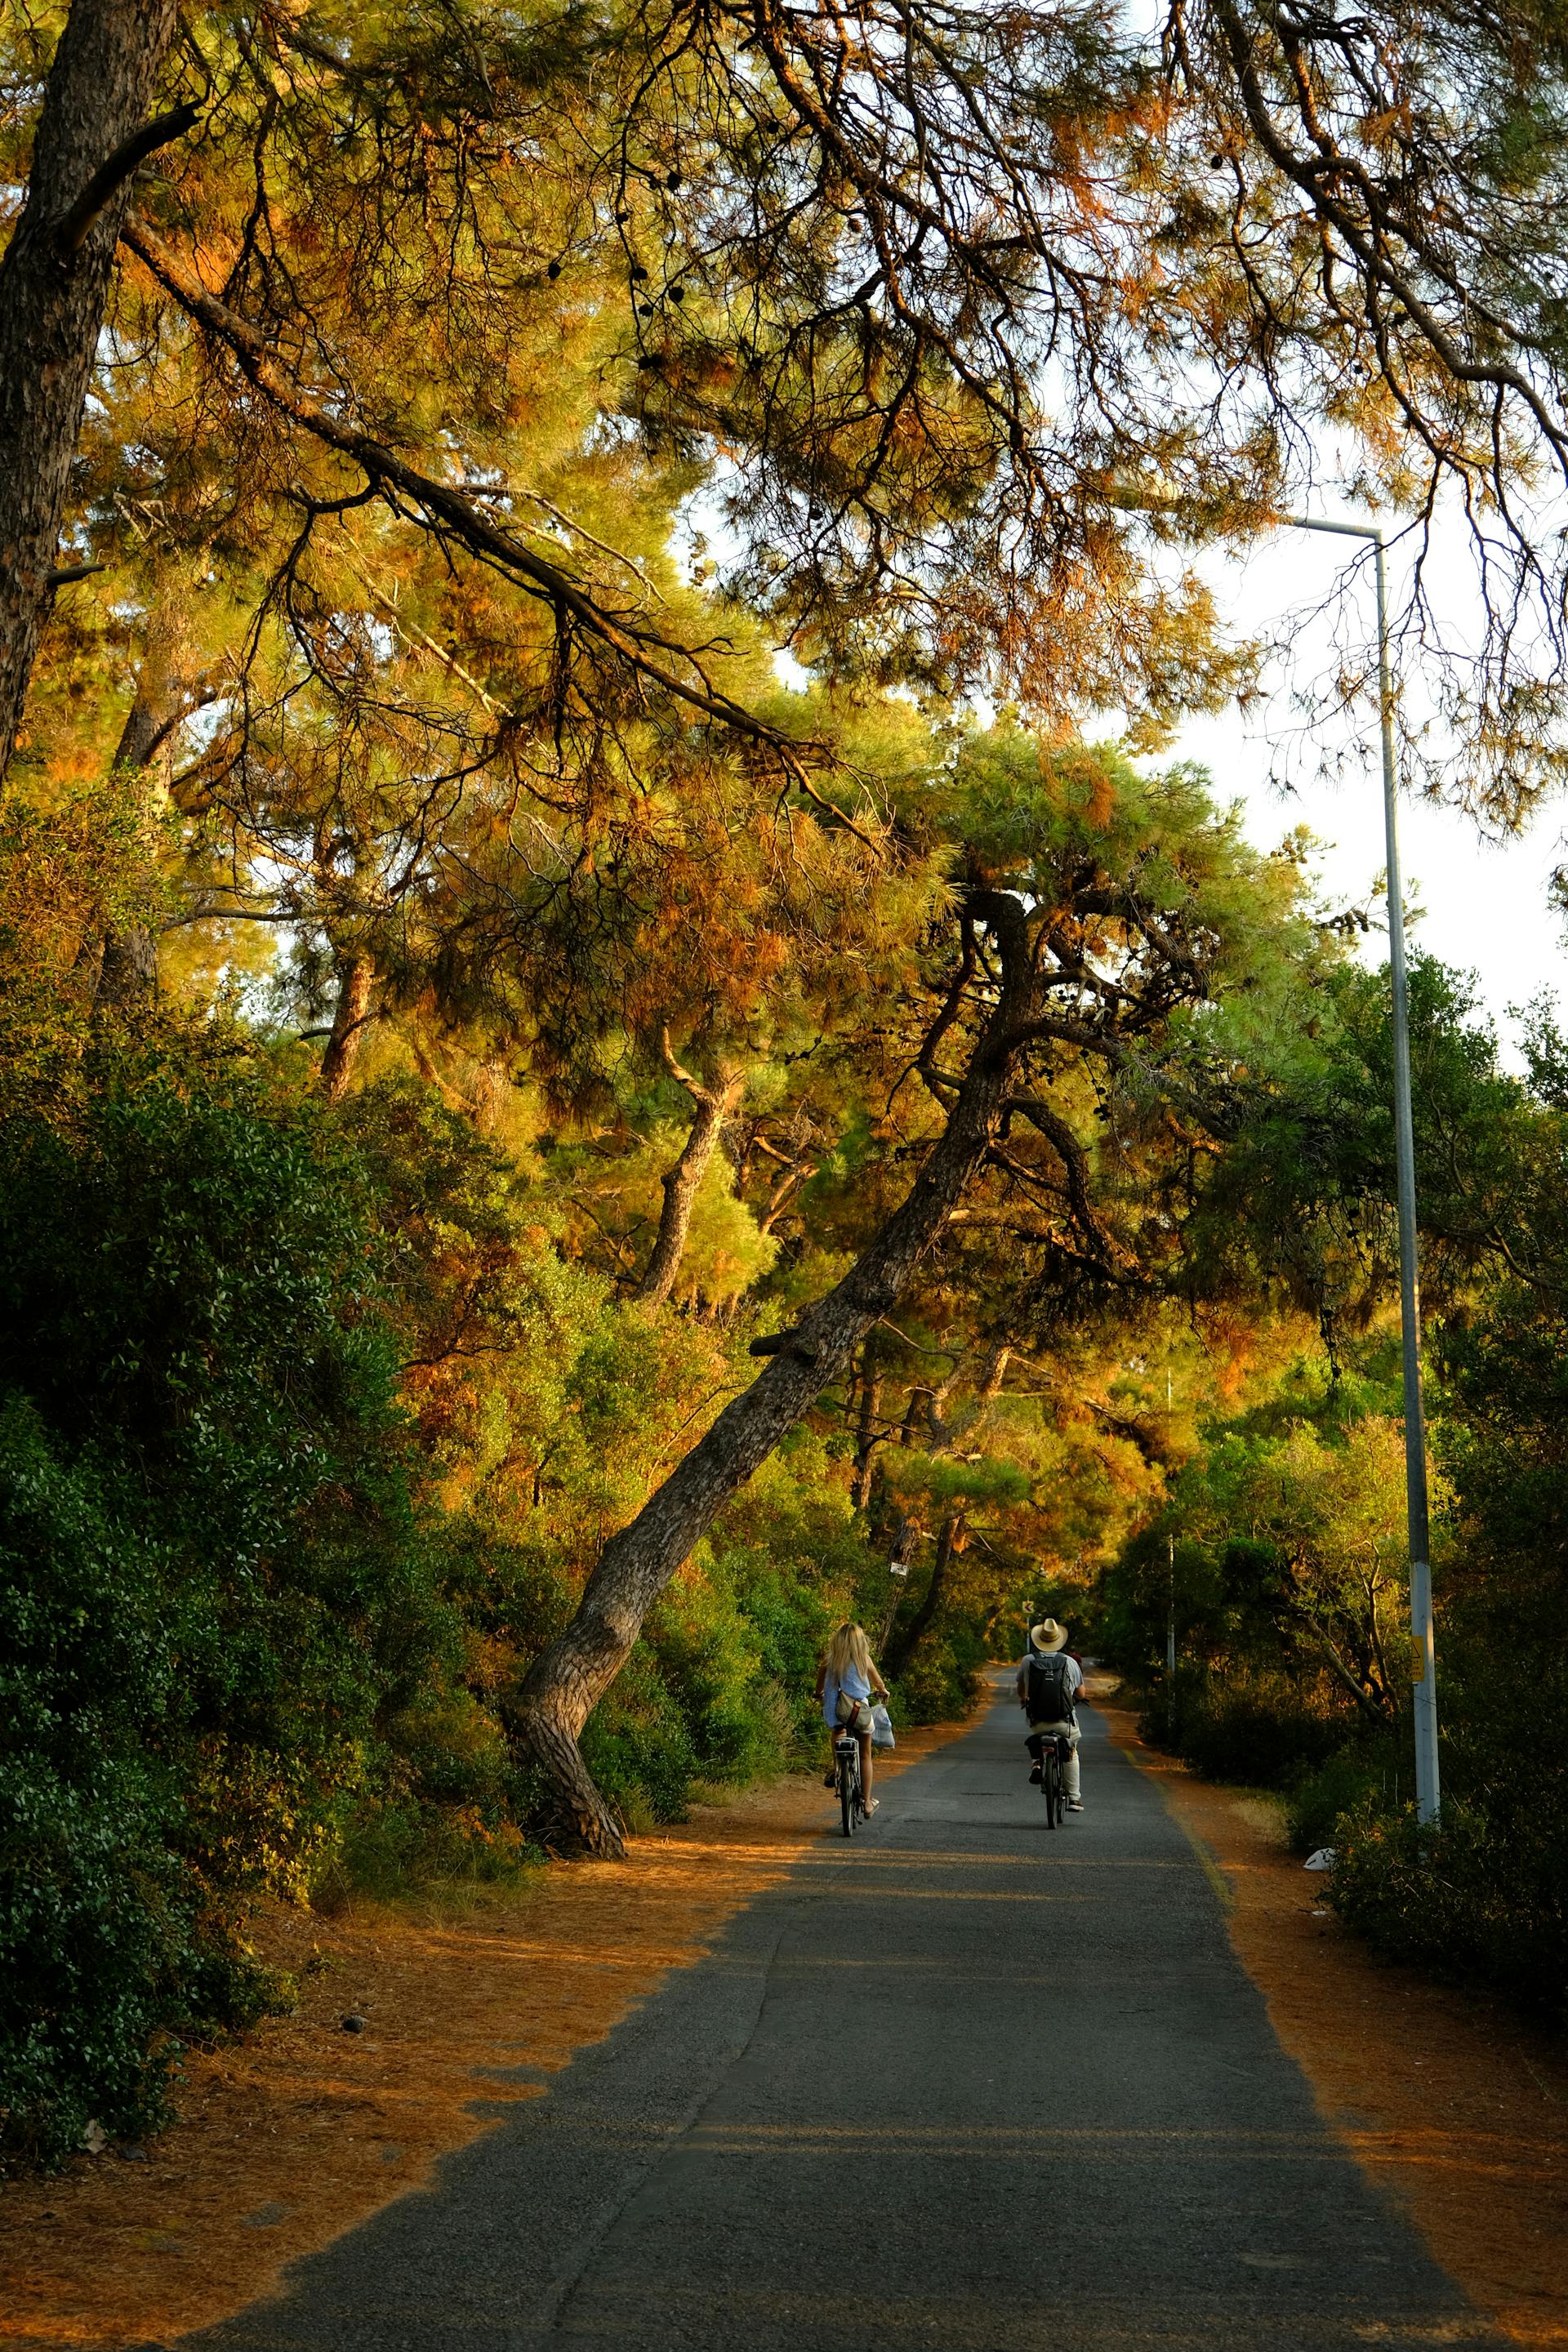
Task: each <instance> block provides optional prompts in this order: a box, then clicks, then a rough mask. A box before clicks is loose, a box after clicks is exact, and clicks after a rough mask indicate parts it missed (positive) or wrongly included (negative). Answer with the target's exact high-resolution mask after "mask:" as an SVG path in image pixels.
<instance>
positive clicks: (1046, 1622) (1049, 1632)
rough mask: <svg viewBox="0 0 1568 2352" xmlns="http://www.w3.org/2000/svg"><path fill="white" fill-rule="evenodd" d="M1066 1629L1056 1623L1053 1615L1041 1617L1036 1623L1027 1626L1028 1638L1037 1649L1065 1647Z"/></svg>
mask: <svg viewBox="0 0 1568 2352" xmlns="http://www.w3.org/2000/svg"><path fill="white" fill-rule="evenodd" d="M1067 1638H1068V1629H1067V1627H1066V1626H1065V1625H1058V1623H1057V1621H1056V1619H1055V1618H1054V1617H1042V1618H1041V1620H1040V1622H1039V1623H1038V1624H1037V1625H1031V1626H1030V1628H1029V1640H1030V1643H1031V1644H1032V1645H1033V1647H1034V1648H1035V1649H1037V1650H1045V1651H1051V1650H1060V1649H1063V1648H1065V1647H1066V1645H1067Z"/></svg>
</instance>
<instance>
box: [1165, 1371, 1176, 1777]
mask: <svg viewBox="0 0 1568 2352" xmlns="http://www.w3.org/2000/svg"><path fill="white" fill-rule="evenodd" d="M1170 1419H1171V1374H1170V1370H1169V1367H1167V1369H1166V1372H1165V1422H1166V1427H1167V1433H1168V1431H1169V1424H1170ZM1165 1568H1166V1571H1167V1601H1166V1610H1165V1732H1166V1737H1167V1738H1171V1739H1173V1738H1175V1734H1176V1534H1175V1529H1174V1528H1168V1529H1167V1530H1166V1534H1165Z"/></svg>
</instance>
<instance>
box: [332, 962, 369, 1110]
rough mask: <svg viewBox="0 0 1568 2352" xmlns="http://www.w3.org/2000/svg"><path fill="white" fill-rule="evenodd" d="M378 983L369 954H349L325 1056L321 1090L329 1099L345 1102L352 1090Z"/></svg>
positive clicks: (340, 984) (344, 967) (345, 963)
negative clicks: (361, 1041)
mask: <svg viewBox="0 0 1568 2352" xmlns="http://www.w3.org/2000/svg"><path fill="white" fill-rule="evenodd" d="M374 986H375V966H374V963H372V961H371V960H370V958H369V956H367V955H364V954H363V953H356V954H353V955H351V956H349V957H348V958H347V960H346V961H345V962H344V963H343V965H342V972H341V977H340V980H339V982H338V1003H337V1010H336V1012H335V1013H333V1014H332V1028H331V1035H330V1036H329V1037H328V1039H327V1050H326V1052H325V1053H324V1054H323V1055H322V1056H321V1092H322V1093H323V1094H324V1095H325V1096H326V1097H327V1100H328V1101H329V1102H334V1103H335V1102H341V1101H342V1097H343V1096H344V1095H345V1094H346V1093H347V1092H348V1084H349V1080H350V1078H351V1077H352V1076H353V1066H354V1063H355V1061H356V1060H357V1059H358V1056H359V1049H360V1040H361V1039H362V1038H363V1035H364V1033H365V1030H366V1027H367V1026H368V1024H369V1023H370V1019H371V1010H370V999H371V992H372V990H373V989H374Z"/></svg>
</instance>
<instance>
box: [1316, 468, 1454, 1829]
mask: <svg viewBox="0 0 1568 2352" xmlns="http://www.w3.org/2000/svg"><path fill="white" fill-rule="evenodd" d="M1289 520H1291V521H1292V522H1293V523H1294V524H1295V525H1296V527H1297V528H1298V530H1321V531H1329V532H1331V533H1332V534H1333V535H1334V536H1335V537H1337V538H1342V539H1362V540H1370V541H1371V542H1372V545H1373V554H1374V560H1375V563H1376V568H1377V701H1378V717H1379V721H1380V725H1381V730H1382V735H1383V826H1384V843H1385V845H1386V853H1385V854H1386V861H1387V866H1388V971H1389V979H1390V981H1391V982H1392V985H1393V995H1394V1187H1395V1197H1396V1201H1397V1204H1398V1212H1399V1334H1400V1342H1401V1349H1402V1353H1403V1358H1404V1373H1405V1526H1406V1528H1407V1529H1408V1534H1409V1543H1410V1633H1411V1643H1412V1650H1411V1668H1412V1679H1413V1681H1414V1682H1415V1812H1416V1817H1417V1819H1418V1820H1420V1821H1423V1822H1435V1821H1436V1819H1437V1815H1438V1812H1439V1810H1440V1807H1441V1798H1442V1791H1441V1785H1440V1781H1439V1777H1438V1770H1437V1645H1436V1633H1435V1628H1434V1625H1433V1619H1432V1547H1431V1527H1430V1513H1429V1508H1428V1503H1427V1493H1426V1412H1425V1411H1424V1409H1423V1405H1422V1401H1421V1286H1420V1271H1419V1264H1418V1255H1417V1252H1418V1244H1417V1240H1416V1232H1415V1123H1414V1120H1413V1118H1412V1116H1411V1108H1410V992H1409V984H1408V980H1407V976H1406V972H1405V890H1404V884H1403V880H1402V878H1401V875H1400V869H1399V779H1398V775H1397V772H1396V770H1395V765H1394V668H1393V664H1392V662H1391V660H1390V658H1389V648H1388V576H1387V566H1386V563H1385V562H1384V536H1383V532H1382V530H1381V529H1380V527H1379V526H1378V525H1376V524H1375V523H1371V524H1369V523H1353V522H1327V521H1320V520H1318V519H1317V517H1315V516H1311V515H1293V516H1291V517H1290V518H1289ZM1417 1666H1419V1669H1420V1672H1419V1674H1418V1675H1417V1674H1416V1673H1415V1668H1416V1667H1417Z"/></svg>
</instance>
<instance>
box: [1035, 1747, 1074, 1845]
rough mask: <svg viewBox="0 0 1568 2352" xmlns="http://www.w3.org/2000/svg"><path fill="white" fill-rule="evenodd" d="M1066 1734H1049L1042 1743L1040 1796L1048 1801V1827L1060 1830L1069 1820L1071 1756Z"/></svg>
mask: <svg viewBox="0 0 1568 2352" xmlns="http://www.w3.org/2000/svg"><path fill="white" fill-rule="evenodd" d="M1071 1752H1072V1751H1071V1749H1070V1748H1068V1741H1067V1735H1066V1734H1065V1733H1064V1732H1060V1731H1058V1732H1054V1733H1053V1732H1047V1734H1046V1736H1045V1738H1043V1739H1042V1740H1041V1742H1040V1794H1041V1796H1042V1797H1044V1799H1045V1801H1046V1826H1047V1829H1053V1830H1059V1829H1060V1827H1061V1825H1062V1822H1064V1821H1065V1820H1066V1818H1067V1803H1068V1790H1067V1760H1068V1756H1069V1755H1070V1754H1071Z"/></svg>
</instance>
